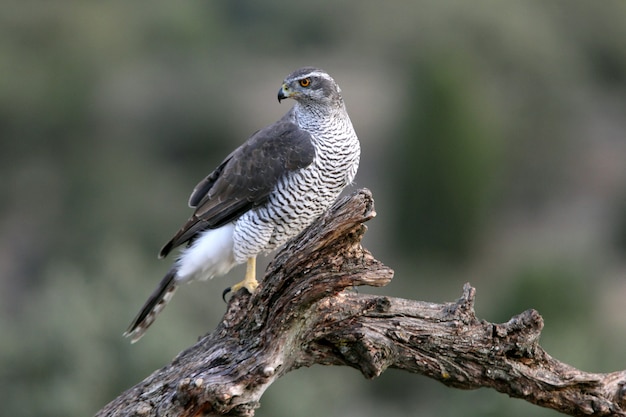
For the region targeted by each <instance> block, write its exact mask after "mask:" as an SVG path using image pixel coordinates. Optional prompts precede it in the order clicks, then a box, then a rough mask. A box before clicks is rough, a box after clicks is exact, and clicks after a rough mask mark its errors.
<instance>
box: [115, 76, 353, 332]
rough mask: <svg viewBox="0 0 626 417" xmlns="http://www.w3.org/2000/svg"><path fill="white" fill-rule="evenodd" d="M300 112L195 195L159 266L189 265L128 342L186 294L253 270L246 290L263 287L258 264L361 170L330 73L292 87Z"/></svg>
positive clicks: (292, 79) (162, 288)
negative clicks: (167, 260) (239, 270)
mask: <svg viewBox="0 0 626 417" xmlns="http://www.w3.org/2000/svg"><path fill="white" fill-rule="evenodd" d="M286 98H291V99H294V100H295V105H294V106H293V107H292V108H291V110H289V111H288V112H287V113H286V114H285V115H284V116H283V117H282V118H281V119H280V120H278V121H277V122H275V123H274V124H271V125H269V126H267V127H265V128H263V129H261V130H259V131H257V132H256V133H254V134H253V135H252V136H251V137H250V138H249V139H248V140H247V141H246V142H245V143H243V145H241V146H239V147H238V148H237V149H235V150H234V151H233V152H232V153H231V154H230V155H228V156H227V157H226V158H225V159H224V161H223V162H222V163H221V164H220V165H219V166H218V167H217V168H215V170H214V171H213V172H212V173H210V174H209V175H208V176H207V177H206V178H205V179H203V180H202V181H200V183H199V184H198V185H197V186H196V187H195V188H194V190H193V192H192V193H191V197H190V198H189V206H190V207H192V208H194V209H195V210H194V212H193V214H192V216H191V217H190V218H189V220H187V222H186V223H185V224H184V225H183V226H182V228H181V229H180V230H179V231H178V232H177V233H176V234H175V235H174V237H173V238H172V239H171V240H170V241H169V242H167V243H166V244H165V246H163V248H162V249H161V252H160V253H159V257H161V258H163V257H165V256H167V255H168V254H169V253H170V252H171V251H172V250H173V249H174V248H176V247H178V246H181V245H185V247H184V249H183V250H182V251H181V254H180V256H179V257H178V259H177V260H176V261H175V262H174V264H173V265H172V267H171V269H170V270H169V271H168V272H167V274H166V275H165V277H163V279H162V280H161V283H160V284H159V286H158V288H157V289H156V290H155V291H154V292H153V293H152V295H150V297H149V298H148V300H147V301H146V303H145V304H144V306H143V307H142V309H141V311H140V312H139V314H138V315H137V317H135V319H134V320H133V322H132V323H131V324H130V326H129V327H128V330H127V331H126V332H125V333H124V335H125V336H127V337H130V338H131V341H132V343H134V342H136V341H137V340H139V339H140V338H141V337H142V336H143V334H144V333H145V331H146V330H147V329H148V327H149V326H150V325H151V324H152V323H153V322H154V320H155V318H156V316H157V314H158V313H160V312H161V311H162V310H163V308H164V307H165V305H166V304H167V303H168V302H169V300H170V299H171V298H172V296H173V294H174V292H175V291H176V288H177V286H179V285H180V284H182V283H185V282H192V281H203V280H207V279H211V278H213V277H215V276H219V275H224V274H226V273H227V272H228V271H229V270H230V269H231V268H232V267H233V266H235V265H237V264H242V263H246V264H247V268H246V275H245V278H244V280H243V281H241V282H239V283H237V284H235V285H233V286H232V287H230V288H227V289H226V290H225V291H224V294H223V295H225V294H226V293H227V292H228V291H230V290H232V291H233V292H235V291H238V290H239V289H241V288H245V289H246V290H248V291H249V292H250V293H253V292H254V291H255V289H256V288H257V285H258V282H257V280H256V257H257V255H259V254H261V253H267V252H270V251H272V250H274V249H276V248H277V247H279V246H281V245H282V244H284V243H285V242H287V241H288V240H289V239H290V238H293V237H294V236H296V235H297V234H298V233H300V232H301V231H302V230H303V229H304V228H306V227H307V226H308V225H310V224H311V223H312V222H313V221H314V220H315V219H316V218H317V217H319V216H320V215H321V214H322V213H323V212H324V211H326V210H327V209H328V208H329V207H330V206H331V205H332V203H333V202H334V201H335V200H336V198H337V197H338V196H339V194H340V193H341V191H342V190H343V189H344V187H345V186H346V185H348V184H350V183H351V182H352V180H353V179H354V176H355V175H356V172H357V168H358V165H359V156H360V145H359V140H358V138H357V135H356V133H355V131H354V128H353V127H352V122H351V121H350V117H349V116H348V113H347V112H346V107H345V105H344V101H343V98H342V96H341V89H340V88H339V86H338V85H337V83H336V82H335V80H333V78H332V77H331V76H330V75H328V73H326V72H325V71H323V70H321V69H318V68H313V67H305V68H300V69H298V70H296V71H294V72H293V73H291V74H290V75H288V76H287V78H285V80H284V82H283V84H282V86H281V87H280V89H279V91H278V101H279V102H280V101H281V100H283V99H286Z"/></svg>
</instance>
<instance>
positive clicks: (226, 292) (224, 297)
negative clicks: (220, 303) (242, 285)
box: [222, 287, 231, 302]
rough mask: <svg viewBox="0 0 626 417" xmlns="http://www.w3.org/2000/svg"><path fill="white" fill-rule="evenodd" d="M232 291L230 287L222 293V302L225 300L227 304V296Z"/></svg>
mask: <svg viewBox="0 0 626 417" xmlns="http://www.w3.org/2000/svg"><path fill="white" fill-rule="evenodd" d="M230 291H231V289H230V287H228V288H226V289H225V290H224V291H222V300H224V302H226V294H228V293H229V292H230Z"/></svg>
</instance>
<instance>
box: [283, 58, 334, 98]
mask: <svg viewBox="0 0 626 417" xmlns="http://www.w3.org/2000/svg"><path fill="white" fill-rule="evenodd" d="M286 98H292V99H294V100H296V101H297V102H299V103H302V104H317V105H320V104H321V105H330V104H333V103H337V102H341V89H340V88H339V86H338V85H337V83H336V82H335V80H333V78H332V77H331V76H330V75H328V73H327V72H326V71H324V70H321V69H319V68H314V67H304V68H300V69H298V70H296V71H294V72H292V73H291V74H289V75H288V76H287V78H285V81H283V85H282V86H281V87H280V90H278V101H279V102H280V101H281V100H283V99H286Z"/></svg>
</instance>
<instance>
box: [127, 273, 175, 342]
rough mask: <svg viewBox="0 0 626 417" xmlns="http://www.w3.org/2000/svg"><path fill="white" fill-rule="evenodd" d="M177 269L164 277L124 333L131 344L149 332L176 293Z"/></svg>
mask: <svg viewBox="0 0 626 417" xmlns="http://www.w3.org/2000/svg"><path fill="white" fill-rule="evenodd" d="M175 278H176V268H172V269H170V271H169V272H168V273H167V274H166V275H165V276H164V277H163V279H162V280H161V282H160V283H159V286H158V288H157V289H156V290H155V291H154V292H153V293H152V294H151V295H150V298H148V301H146V303H145V304H144V305H143V307H142V308H141V311H139V314H137V317H135V319H134V320H133V321H132V323H131V324H130V326H128V329H127V330H126V332H125V333H124V336H125V337H130V338H131V340H130V342H131V343H135V342H136V341H138V340H139V339H141V337H142V336H143V334H144V333H145V332H146V330H148V327H150V325H152V323H154V320H155V319H156V316H157V315H158V314H159V313H160V312H161V311H162V310H163V309H164V308H165V306H166V305H167V303H168V302H169V301H170V300H171V299H172V296H173V295H174V293H175V292H176V289H177V285H176V279H175Z"/></svg>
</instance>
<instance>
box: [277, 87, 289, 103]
mask: <svg viewBox="0 0 626 417" xmlns="http://www.w3.org/2000/svg"><path fill="white" fill-rule="evenodd" d="M289 97H291V91H290V90H289V87H288V86H287V84H283V85H282V86H281V87H280V90H278V102H279V103H280V102H281V101H282V100H284V99H286V98H289Z"/></svg>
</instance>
